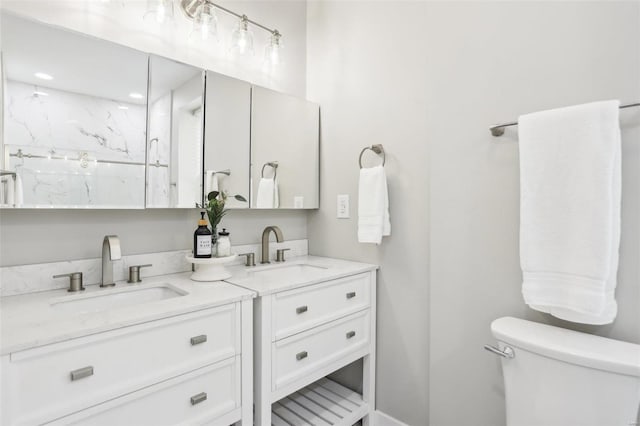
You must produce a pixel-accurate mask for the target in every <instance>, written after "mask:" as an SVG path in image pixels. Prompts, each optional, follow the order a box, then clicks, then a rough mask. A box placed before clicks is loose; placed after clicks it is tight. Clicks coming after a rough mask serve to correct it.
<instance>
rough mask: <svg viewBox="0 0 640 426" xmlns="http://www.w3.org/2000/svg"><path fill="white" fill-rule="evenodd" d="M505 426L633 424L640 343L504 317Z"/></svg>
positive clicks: (639, 392) (500, 332)
mask: <svg viewBox="0 0 640 426" xmlns="http://www.w3.org/2000/svg"><path fill="white" fill-rule="evenodd" d="M491 332H492V333H493V336H494V337H495V338H496V339H497V340H498V347H494V346H485V349H488V350H489V351H491V352H494V353H496V354H498V355H500V356H501V357H502V358H501V359H502V371H503V375H504V387H505V399H506V408H507V413H506V414H507V426H631V425H637V424H638V423H637V421H638V420H637V419H638V407H639V405H640V345H635V344H632V343H627V342H622V341H618V340H613V339H607V338H604V337H599V336H594V335H591V334H586V333H579V332H576V331H572V330H567V329H563V328H559V327H553V326H550V325H544V324H539V323H536V322H532V321H525V320H521V319H518V318H511V317H504V318H499V319H497V320H495V321H493V322H492V323H491Z"/></svg>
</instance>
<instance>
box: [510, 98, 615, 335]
mask: <svg viewBox="0 0 640 426" xmlns="http://www.w3.org/2000/svg"><path fill="white" fill-rule="evenodd" d="M618 112H619V102H618V101H606V102H596V103H591V104H586V105H578V106H573V107H568V108H561V109H557V110H551V111H543V112H538V113H533V114H528V115H524V116H522V117H520V118H519V119H518V123H519V124H518V126H519V131H518V133H519V135H520V136H519V137H520V263H521V266H522V272H523V286H522V293H523V296H524V299H525V302H526V303H527V304H528V305H529V306H530V307H531V308H533V309H536V310H539V311H542V312H547V313H550V314H551V315H553V316H556V317H558V318H561V319H565V320H567V321H573V322H580V323H585V324H608V323H611V322H613V320H614V319H615V317H616V314H617V304H616V301H615V297H614V292H615V288H616V273H617V269H618V248H619V245H620V191H621V188H620V185H621V182H620V126H619V122H618Z"/></svg>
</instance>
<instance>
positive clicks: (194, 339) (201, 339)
mask: <svg viewBox="0 0 640 426" xmlns="http://www.w3.org/2000/svg"><path fill="white" fill-rule="evenodd" d="M206 341H207V335H206V334H201V335H200V336H194V337H192V338H191V346H195V345H199V344H200V343H204V342H206Z"/></svg>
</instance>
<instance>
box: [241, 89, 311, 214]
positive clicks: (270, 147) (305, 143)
mask: <svg viewBox="0 0 640 426" xmlns="http://www.w3.org/2000/svg"><path fill="white" fill-rule="evenodd" d="M319 129H320V108H319V106H318V105H317V104H314V103H312V102H308V101H306V100H304V99H299V98H295V97H293V96H288V95H285V94H283V93H279V92H275V91H273V90H268V89H265V88H262V87H254V88H253V95H252V102H251V184H252V193H251V207H252V208H281V209H294V208H299V209H311V208H318V207H319V203H320V201H319V199H320V189H319V188H320V186H319V185H320V179H319V178H320V171H319V170H320V161H319V158H320V152H319V150H320V143H319V134H320V132H319Z"/></svg>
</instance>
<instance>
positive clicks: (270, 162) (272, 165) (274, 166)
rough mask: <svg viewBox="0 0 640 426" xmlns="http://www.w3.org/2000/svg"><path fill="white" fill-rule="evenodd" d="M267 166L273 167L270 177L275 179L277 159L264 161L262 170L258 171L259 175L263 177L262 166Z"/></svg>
mask: <svg viewBox="0 0 640 426" xmlns="http://www.w3.org/2000/svg"><path fill="white" fill-rule="evenodd" d="M267 166H269V167H272V168H273V178H272V179H274V180H275V178H276V176H277V174H278V162H277V161H269V162H268V163H264V164H263V165H262V171H261V172H260V176H261V177H262V178H264V168H265V167H267Z"/></svg>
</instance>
